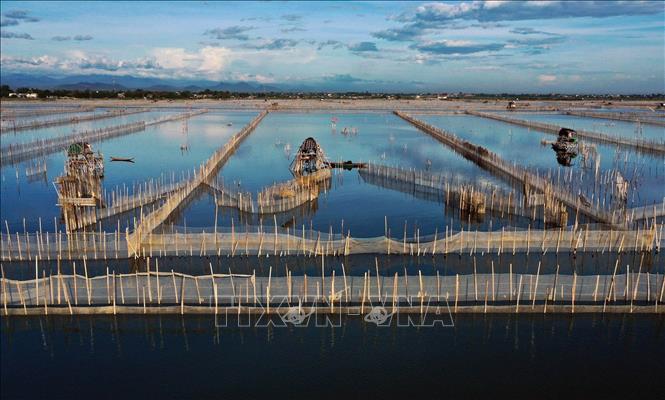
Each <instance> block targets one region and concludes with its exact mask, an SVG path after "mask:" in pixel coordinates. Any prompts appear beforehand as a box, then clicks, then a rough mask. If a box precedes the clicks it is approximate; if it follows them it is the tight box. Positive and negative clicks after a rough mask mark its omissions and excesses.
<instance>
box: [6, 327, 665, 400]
mask: <svg viewBox="0 0 665 400" xmlns="http://www.w3.org/2000/svg"><path fill="white" fill-rule="evenodd" d="M443 319H444V318H442V320H443ZM446 321H447V322H448V325H450V319H449V318H447V319H446ZM0 322H1V324H0V325H1V327H0V330H1V339H2V340H1V345H0V346H1V347H0V349H1V352H0V358H1V364H0V366H1V367H2V382H1V383H2V385H0V393H1V395H2V398H6V399H10V398H11V399H17V398H50V399H63V398H104V399H105V398H109V399H110V398H119V397H121V396H122V397H126V394H127V392H128V391H130V392H131V397H132V398H162V399H181V398H267V397H279V398H281V397H289V398H292V397H307V398H341V397H344V398H360V397H363V398H394V397H402V398H413V397H420V396H422V395H425V394H429V395H431V394H435V395H436V397H440V398H444V397H445V398H460V397H464V398H489V397H497V398H504V397H510V398H522V397H524V398H526V397H528V398H534V397H538V398H561V397H575V398H582V397H584V398H631V397H633V396H635V394H636V393H639V394H640V395H641V396H643V397H648V398H659V397H662V394H663V387H662V381H663V378H664V377H665V376H664V375H663V371H664V370H665V321H664V320H663V319H662V318H653V317H652V316H640V315H606V316H601V315H597V316H591V315H575V316H569V315H517V316H515V315H473V316H468V315H459V316H455V317H453V319H452V323H453V325H454V326H447V327H442V326H441V325H439V324H437V325H435V327H398V326H396V325H397V323H396V322H395V323H393V324H391V326H388V327H378V326H376V325H373V324H371V323H367V322H364V321H363V320H362V319H361V318H360V317H345V318H343V319H342V320H341V321H339V322H341V325H340V326H338V327H335V328H332V327H330V326H328V327H316V326H314V323H313V322H311V323H310V325H309V326H307V327H293V326H287V327H282V326H279V325H278V326H276V327H254V325H255V323H256V321H253V322H251V323H250V326H252V327H248V328H238V327H233V326H236V325H234V322H235V321H234V320H230V321H229V323H230V327H226V328H216V327H215V319H214V318H213V316H186V317H180V316H148V317H146V316H118V317H111V316H109V317H94V318H89V317H30V318H3V319H2V321H0ZM322 322H324V321H322ZM333 322H334V323H337V322H338V321H337V320H335V321H333ZM277 387H280V388H281V389H279V391H276V390H277V389H276V388H277Z"/></svg>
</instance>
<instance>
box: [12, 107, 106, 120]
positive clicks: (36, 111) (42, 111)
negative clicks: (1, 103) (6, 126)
mask: <svg viewBox="0 0 665 400" xmlns="http://www.w3.org/2000/svg"><path fill="white" fill-rule="evenodd" d="M95 109H97V107H96V106H82V105H81V106H76V107H48V108H26V109H11V108H4V107H3V109H2V110H0V113H2V120H3V121H4V120H11V119H16V118H29V117H39V116H43V115H57V114H73V113H88V112H92V111H95Z"/></svg>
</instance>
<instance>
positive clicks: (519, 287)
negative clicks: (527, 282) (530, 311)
mask: <svg viewBox="0 0 665 400" xmlns="http://www.w3.org/2000/svg"><path fill="white" fill-rule="evenodd" d="M523 277H524V275H522V274H520V283H519V285H518V286H517V301H515V313H518V312H519V310H520V295H521V294H522V278H523Z"/></svg>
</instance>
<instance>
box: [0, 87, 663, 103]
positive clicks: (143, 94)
mask: <svg viewBox="0 0 665 400" xmlns="http://www.w3.org/2000/svg"><path fill="white" fill-rule="evenodd" d="M0 92H1V95H2V97H3V98H6V97H9V95H10V93H37V95H38V96H39V98H40V99H49V98H76V99H128V100H136V99H148V100H191V99H216V100H227V99H247V98H254V99H265V100H266V101H267V100H269V99H285V98H292V99H296V98H299V99H398V100H399V99H407V100H409V99H439V100H444V99H472V100H515V99H519V100H608V101H611V100H660V101H662V100H663V99H665V94H663V93H652V94H627V95H610V94H584V95H582V94H560V93H547V94H533V93H520V94H517V93H500V94H497V93H372V92H230V91H226V90H223V91H220V90H210V89H205V90H201V91H190V90H182V91H173V90H146V89H132V90H124V91H118V90H91V89H84V90H81V89H77V90H75V89H36V88H28V87H21V88H17V89H16V90H12V88H10V87H9V86H8V85H1V87H0Z"/></svg>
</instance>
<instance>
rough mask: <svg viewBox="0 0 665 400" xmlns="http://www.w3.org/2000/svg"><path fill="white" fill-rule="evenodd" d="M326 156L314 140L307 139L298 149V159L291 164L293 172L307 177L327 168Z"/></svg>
mask: <svg viewBox="0 0 665 400" xmlns="http://www.w3.org/2000/svg"><path fill="white" fill-rule="evenodd" d="M327 165H328V164H327V160H326V155H325V154H324V153H323V149H321V146H319V144H318V143H316V140H314V138H311V137H309V138H307V139H305V141H304V142H302V144H301V145H300V147H299V148H298V152H297V153H296V157H295V158H294V159H293V161H292V162H291V166H290V169H291V172H293V173H294V174H295V175H306V174H310V173H313V172H316V171H318V170H320V169H323V168H327Z"/></svg>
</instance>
